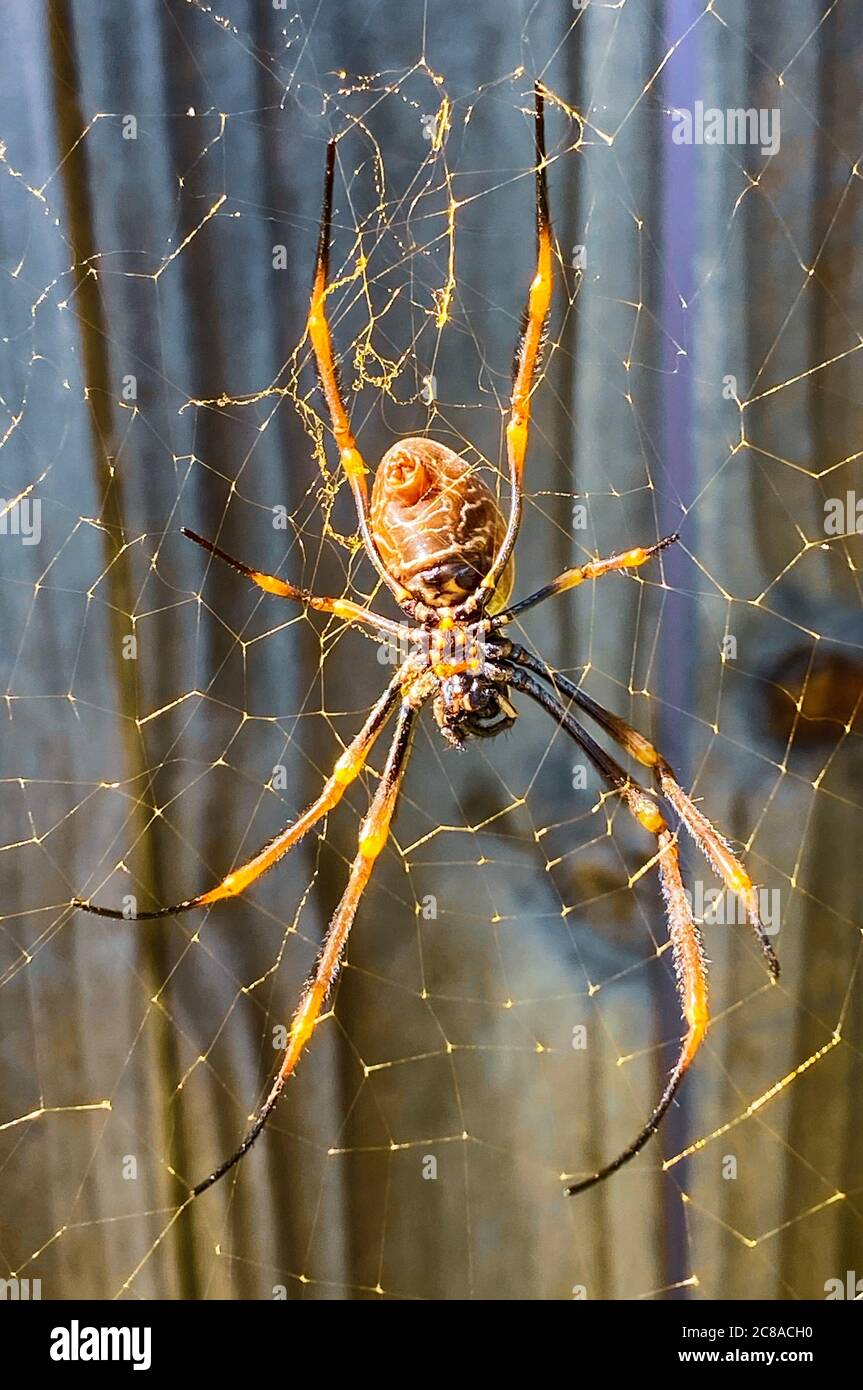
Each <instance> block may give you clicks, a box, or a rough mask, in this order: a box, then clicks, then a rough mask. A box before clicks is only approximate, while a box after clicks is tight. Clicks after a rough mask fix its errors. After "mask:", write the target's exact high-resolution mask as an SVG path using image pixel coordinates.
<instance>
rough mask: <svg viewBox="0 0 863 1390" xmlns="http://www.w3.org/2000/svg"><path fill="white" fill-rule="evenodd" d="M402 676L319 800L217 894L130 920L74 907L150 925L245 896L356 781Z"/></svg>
mask: <svg viewBox="0 0 863 1390" xmlns="http://www.w3.org/2000/svg"><path fill="white" fill-rule="evenodd" d="M404 673H405V668H404V667H401V668H400V669H399V670H398V671H397V672H396V674H395V675H394V676H393V678H392V680H391V681H390V683H389V685H388V686H387V688H386V690H385V691H384V693H383V694H382V695H381V697H380V699H379V700H378V701H377V703H376V704H375V706H374V708H373V709H372V711H371V713H370V715H369V717H368V719H367V720H366V722H365V724H364V725H363V727H362V729H361V730H360V732H359V733H358V734H357V736H356V738H354V739H352V741H351V742H350V743H349V744H348V746H347V748H346V749H345V751H344V752H343V753H342V754H341V756H340V757H339V758H338V760H337V761H336V765H335V767H334V768H333V771H332V773H331V775H330V776H329V777H328V778H327V780H326V782H325V783H324V788H323V791H322V792H321V794H320V796H319V797H318V798H317V800H316V801H313V802H312V804H311V806H309V807H308V808H307V809H306V810H305V811H304V812H303V814H302V815H301V816H300V817H299V819H298V820H296V821H294V823H293V825H289V826H286V827H285V829H284V830H280V831H279V833H278V835H276V836H274V837H273V839H272V840H268V841H267V843H266V844H265V845H263V846H262V847H261V849H259V850H258V852H257V853H256V854H253V855H252V857H251V859H247V860H246V862H245V863H244V864H240V865H239V866H238V867H237V868H236V869H232V870H231V872H230V873H229V874H227V875H226V876H225V878H223V879H222V881H221V882H220V883H217V884H216V886H215V888H211V889H209V891H208V892H206V893H199V894H198V895H197V896H196V897H194V898H186V899H185V900H184V901H183V902H180V903H174V905H173V906H172V907H161V908H158V909H157V910H156V911H154V912H136V913H134V914H131V915H130V914H128V913H126V912H124V911H122V909H120V908H116V907H99V906H97V904H95V903H92V902H89V901H88V900H86V899H83V898H73V899H72V906H73V907H79V908H83V910H84V911H85V912H92V913H94V914H95V916H97V917H110V918H112V919H114V920H115V921H131V922H152V921H155V920H156V919H157V918H159V917H174V916H176V914H177V913H179V912H189V911H190V910H191V909H192V908H194V907H209V906H211V904H212V903H217V902H220V901H221V900H222V899H223V898H236V897H237V896H238V894H240V893H244V892H245V891H246V889H247V888H249V887H251V885H252V884H253V883H254V882H255V881H256V880H257V879H259V878H260V877H261V875H262V874H265V873H266V872H267V870H268V869H271V868H272V867H273V865H274V864H278V862H279V860H280V859H282V858H283V857H284V856H285V855H286V854H287V853H288V850H290V849H293V847H294V845H295V844H297V842H298V841H299V840H301V839H302V838H303V836H304V835H305V834H306V832H307V831H309V830H311V828H312V826H313V825H315V824H316V823H317V822H318V821H319V820H322V819H323V817H324V816H325V815H327V813H328V812H329V811H331V810H332V809H333V807H334V806H336V805H337V804H338V803H339V801H341V799H342V797H343V795H344V793H345V789H346V788H347V787H349V786H350V784H351V782H353V781H354V780H355V779H356V778H357V777H358V776H359V774H360V772H361V771H362V769H363V767H364V766H365V762H366V759H367V758H368V756H369V753H370V752H371V749H372V747H373V745H374V742H375V739H376V738H377V736H378V734H379V733H380V731H381V729H382V728H383V727H384V724H385V723H386V721H387V718H388V717H389V715H390V714H391V712H392V710H393V707H394V705H395V703H396V701H397V700H398V698H399V695H400V693H401V686H402V682H403V680H404Z"/></svg>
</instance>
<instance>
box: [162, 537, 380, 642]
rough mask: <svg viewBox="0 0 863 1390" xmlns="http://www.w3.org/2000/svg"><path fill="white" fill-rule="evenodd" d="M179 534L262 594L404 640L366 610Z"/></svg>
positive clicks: (203, 541) (201, 541)
mask: <svg viewBox="0 0 863 1390" xmlns="http://www.w3.org/2000/svg"><path fill="white" fill-rule="evenodd" d="M180 531H181V533H182V534H183V535H184V536H185V537H186V538H187V539H188V540H190V541H194V542H195V544H196V545H200V546H201V547H202V549H204V550H206V551H208V553H209V554H210V555H215V556H216V557H217V558H218V559H219V560H223V561H224V562H225V564H226V565H230V566H231V569H233V570H236V571H237V573H238V574H242V575H244V576H245V578H246V579H250V580H251V581H252V583H253V584H257V586H258V588H259V589H263V591H264V593H265V594H276V595H277V597H279V598H289V599H294V600H295V602H297V603H304V604H306V606H307V607H308V608H313V609H315V611H316V612H318V613H332V614H334V616H335V617H337V618H344V620H345V622H348V623H365V625H366V626H367V627H375V628H377V629H378V631H379V632H386V633H387V634H388V635H389V636H390V637H394V638H396V639H401V638H403V637H404V629H403V628H402V627H400V626H399V624H398V623H394V622H392V621H391V619H389V618H380V617H378V615H377V614H376V613H372V612H370V611H369V609H367V608H363V607H361V605H360V604H358V603H352V602H351V601H350V599H342V598H325V597H322V596H321V595H319V594H312V593H310V592H309V590H308V589H299V588H297V586H296V584H289V583H288V582H287V580H285V579H279V578H278V577H277V576H276V575H274V574H264V573H263V571H262V570H256V569H252V568H251V566H250V565H246V564H244V563H243V561H242V560H237V559H235V557H234V556H233V555H229V554H228V552H227V551H226V550H222V548H221V546H218V545H214V543H213V542H212V541H208V540H205V539H204V537H203V536H199V535H198V533H197V531H191V530H190V529H189V527H188V526H181V527H180Z"/></svg>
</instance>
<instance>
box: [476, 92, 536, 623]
mask: <svg viewBox="0 0 863 1390" xmlns="http://www.w3.org/2000/svg"><path fill="white" fill-rule="evenodd" d="M534 111H535V135H536V271H535V273H534V277H533V280H532V281H531V286H530V292H529V294H528V299H527V305H526V307H525V311H524V316H523V320H522V327H521V331H520V333H519V339H518V343H517V345H516V350H515V358H514V362H513V383H512V399H511V405H510V416H509V423H508V424H507V427H506V452H507V460H508V463H509V486H510V502H509V519H508V521H507V527H506V532H505V534H504V538H503V540H502V542H501V545H500V549H499V550H498V553H497V555H496V556H495V558H494V560H493V561H492V564H491V567H490V569H489V571H488V573H487V574H486V575H485V576H484V577H483V580H482V584H481V585H480V586H479V588H478V589H477V590H476V591H475V593H474V594H473V595H472V596H471V598H469V599H467V600H466V602H465V604H464V606H463V612H464V613H465V614H468V613H470V612H473V610H474V609H475V608H477V607H478V606H479V605H480V604H481V603H484V602H487V600H488V599H489V598H490V596H491V595H492V594H493V593H494V591H495V589H496V588H497V586H498V583H499V582H500V579H501V576H502V575H503V573H504V570H505V569H506V567H507V565H508V564H509V560H510V556H511V555H512V551H513V547H514V546H515V542H516V537H517V536H518V528H519V526H520V525H521V513H522V506H523V501H524V460H525V455H526V454H527V440H528V430H529V426H530V406H531V396H532V394H533V388H534V383H535V380H536V374H537V370H538V368H539V363H540V359H541V357H542V346H543V340H544V337H545V326H546V321H547V319H548V312H549V309H550V307H551V291H552V243H551V219H550V217H549V212H548V183H547V179H546V173H545V166H546V155H545V114H544V102H543V96H542V91H541V90H540V87H539V85H538V84H537V85H536V86H535V87H534Z"/></svg>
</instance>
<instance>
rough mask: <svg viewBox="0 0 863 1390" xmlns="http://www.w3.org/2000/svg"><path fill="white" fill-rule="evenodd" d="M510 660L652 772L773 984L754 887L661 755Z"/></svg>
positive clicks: (552, 674)
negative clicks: (741, 919)
mask: <svg viewBox="0 0 863 1390" xmlns="http://www.w3.org/2000/svg"><path fill="white" fill-rule="evenodd" d="M509 659H510V660H512V661H515V662H517V663H518V664H519V665H520V666H525V667H527V669H528V670H530V671H534V672H535V673H536V675H538V676H542V677H543V678H544V679H545V680H547V681H550V682H551V684H552V685H554V686H555V688H556V689H557V690H558V691H559V692H560V694H561V695H565V696H566V698H567V699H568V700H572V702H573V703H574V704H576V705H578V707H579V709H583V710H584V711H585V713H586V714H589V715H590V717H591V718H592V719H595V720H596V722H597V724H600V725H601V726H602V728H603V729H605V730H606V732H607V733H608V734H610V735H611V737H612V738H613V739H614V741H615V743H617V744H619V745H620V747H621V748H623V749H625V751H626V752H627V753H628V754H629V756H630V757H631V758H634V759H635V760H636V762H639V763H641V764H642V766H643V767H649V768H651V769H652V771H653V774H654V777H655V780H656V784H657V786H658V788H659V790H660V792H661V793H662V795H663V796H664V797H665V799H666V801H667V802H668V803H669V805H671V806H673V807H674V810H675V812H676V813H677V815H678V816H679V817H680V820H681V821H682V822H683V824H684V825H685V826H686V829H687V830H688V832H689V834H690V835H691V836H692V838H693V840H694V841H695V843H696V845H697V846H698V848H699V849H700V850H701V853H702V854H703V855H704V857H705V859H706V860H707V861H708V863H709V864H711V865H712V866H713V868H714V869H715V870H716V873H717V874H718V875H719V877H720V878H721V879H722V881H723V883H724V884H725V886H726V888H727V889H728V890H729V891H730V892H732V893H734V894H736V895H737V897H739V898H740V900H741V902H742V903H743V906H744V908H745V911H746V917H747V921H748V922H749V925H750V926H751V928H752V930H753V931H754V933H755V935H756V937H757V938H758V944H759V945H760V947H761V950H762V953H763V955H764V959H765V961H766V963H767V968H768V970H769V972H770V975H771V977H772V978H773V979H774V980H778V979H779V959H778V957H777V955H776V952H775V951H774V949H773V945H772V943H771V941H770V937H769V936H768V934H767V929H766V927H765V926H764V923H763V922H762V920H761V911H760V908H759V905H758V889H757V888H756V886H755V885H754V884H753V882H752V880H751V878H750V877H749V875H748V873H747V872H746V870H745V868H744V867H743V865H742V864H741V862H740V860H739V859H738V858H737V856H736V854H735V853H734V852H733V850H732V849H731V846H730V845H729V844H728V841H727V840H726V839H725V838H724V836H722V835H720V833H719V831H718V830H717V829H716V827H715V826H714V825H712V824H711V822H710V821H709V820H708V819H707V817H706V816H705V814H704V812H703V811H702V810H700V808H699V807H698V806H696V805H695V803H694V802H693V801H692V799H691V797H689V796H687V794H686V792H685V791H684V790H683V788H682V787H681V785H680V783H679V782H678V780H677V778H676V777H675V775H674V772H673V771H672V768H671V766H670V765H669V763H668V762H666V760H665V758H664V757H663V756H662V754H661V753H659V752H658V751H657V749H656V748H654V746H653V744H652V743H651V742H650V741H649V739H646V738H645V737H644V735H643V734H640V733H639V732H638V730H637V729H633V727H632V725H631V724H627V722H626V720H625V719H621V718H619V716H618V715H616V714H612V713H611V712H610V711H609V710H607V709H604V708H603V706H602V705H600V704H597V702H596V700H593V699H591V697H590V696H589V695H587V694H586V693H585V692H584V691H583V690H581V689H580V688H579V687H578V686H577V685H574V684H573V682H572V681H570V680H567V678H566V676H562V675H561V674H560V673H559V672H557V671H554V670H552V669H551V667H549V666H546V665H545V663H544V662H542V661H539V660H538V659H537V658H536V657H535V656H532V655H531V654H530V653H529V652H526V651H525V650H524V649H523V648H522V647H516V646H513V648H512V650H511V651H510V652H509Z"/></svg>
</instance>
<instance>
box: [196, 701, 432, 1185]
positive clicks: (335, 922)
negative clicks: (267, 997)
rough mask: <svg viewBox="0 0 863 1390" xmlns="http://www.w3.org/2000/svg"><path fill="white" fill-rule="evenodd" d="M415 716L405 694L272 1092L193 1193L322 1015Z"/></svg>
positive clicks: (276, 1091) (278, 1085) (224, 1168)
mask: <svg viewBox="0 0 863 1390" xmlns="http://www.w3.org/2000/svg"><path fill="white" fill-rule="evenodd" d="M415 718H416V711H415V710H414V709H413V708H412V707H411V705H410V704H409V703H408V702H407V701H406V700H405V701H403V702H402V705H401V708H400V710H399V715H398V721H397V724H396V730H395V733H394V735H393V741H392V744H391V746H390V751H389V754H388V756H387V762H386V767H385V768H384V772H383V776H382V777H381V780H380V782H379V783H378V787H377V790H376V792H375V794H374V797H373V798H372V802H371V805H370V807H369V811H368V815H367V816H366V818H365V820H364V821H363V822H362V824H361V826H360V831H359V837H358V843H357V853H356V857H355V858H354V861H353V863H352V864H351V870H350V875H349V877H348V883H347V887H346V888H345V891H344V894H343V896H342V900H341V902H340V903H339V905H338V907H337V908H336V910H335V912H334V913H333V916H332V920H331V921H330V925H329V927H328V928H327V934H326V936H325V937H324V941H323V945H322V946H321V949H320V952H319V954H318V959H317V964H316V965H315V970H314V974H313V975H312V978H311V979H310V980H309V982H308V984H307V985H306V987H305V989H304V990H303V993H302V996H301V998H300V1002H299V1004H298V1006H297V1009H296V1011H295V1013H294V1017H293V1020H292V1022H291V1028H290V1032H289V1034H288V1044H287V1047H286V1049H285V1055H284V1057H283V1058H282V1063H281V1066H280V1067H279V1071H278V1074H277V1076H276V1078H275V1080H274V1082H273V1085H272V1087H271V1089H270V1093H269V1095H268V1096H267V1099H266V1100H265V1101H264V1104H263V1105H262V1106H261V1108H260V1110H259V1111H258V1113H257V1115H256V1116H255V1119H254V1121H253V1122H252V1124H251V1126H250V1128H249V1130H248V1131H247V1133H246V1135H245V1137H244V1139H243V1142H242V1143H241V1144H240V1146H239V1148H238V1149H237V1150H236V1151H235V1152H234V1153H233V1154H232V1155H231V1157H230V1158H227V1159H225V1161H224V1162H223V1163H220V1164H219V1166H218V1168H216V1169H214V1171H213V1172H212V1173H210V1174H209V1176H208V1177H206V1178H204V1179H203V1181H202V1182H199V1183H198V1184H197V1186H196V1187H195V1188H194V1189H193V1192H192V1195H193V1196H194V1197H198V1196H200V1194H201V1193H202V1192H205V1191H206V1190H207V1188H208V1187H212V1185H213V1184H214V1183H216V1182H218V1181H219V1179H220V1178H222V1177H224V1175H225V1174H226V1173H227V1172H229V1170H230V1169H231V1168H233V1167H234V1165H235V1164H236V1163H239V1161H240V1159H241V1158H242V1157H243V1155H244V1154H246V1153H248V1151H249V1149H250V1148H251V1147H252V1145H253V1144H254V1142H255V1140H256V1139H257V1137H258V1135H259V1134H260V1133H261V1131H262V1130H263V1128H264V1126H265V1125H266V1123H267V1121H268V1119H269V1117H270V1115H271V1114H272V1113H273V1110H274V1109H275V1107H276V1105H277V1104H278V1101H279V1098H280V1097H281V1095H282V1092H283V1090H284V1087H285V1083H286V1082H287V1080H288V1078H289V1077H290V1076H291V1075H292V1073H293V1071H294V1069H295V1067H296V1065H297V1063H298V1062H299V1060H300V1057H301V1056H302V1053H303V1050H304V1049H305V1046H306V1044H307V1042H308V1041H309V1039H310V1038H311V1036H312V1033H313V1032H314V1029H315V1026H316V1024H317V1023H318V1021H319V1019H320V1016H321V1010H322V1009H323V1007H324V1005H325V1003H326V1001H327V998H328V997H329V993H330V990H331V989H332V986H333V982H334V980H335V978H336V975H337V974H338V970H339V965H340V963H341V959H342V955H343V953H344V949H345V943H346V942H347V939H348V934H349V932H350V929H351V927H352V925H353V921H354V918H355V916H356V913H357V908H358V907H359V903H360V898H361V897H362V895H363V890H364V889H365V887H366V885H367V883H368V881H369V879H370V878H371V875H372V870H373V868H374V865H375V860H376V859H377V857H378V855H379V854H380V852H381V850H382V849H383V847H384V845H385V844H386V842H387V838H388V836H389V829H390V822H391V821H392V817H393V812H394V811H395V806H396V801H397V799H398V794H399V789H400V787H401V783H402V779H403V777H404V772H405V768H406V766H407V760H408V755H409V753H410V744H411V737H412V734H413V726H414V721H415Z"/></svg>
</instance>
